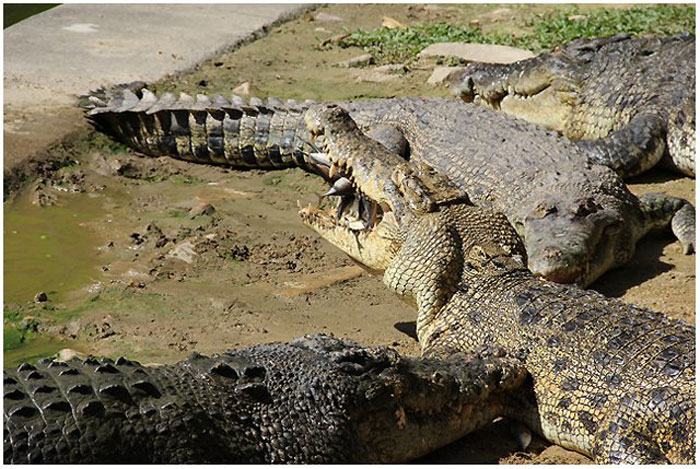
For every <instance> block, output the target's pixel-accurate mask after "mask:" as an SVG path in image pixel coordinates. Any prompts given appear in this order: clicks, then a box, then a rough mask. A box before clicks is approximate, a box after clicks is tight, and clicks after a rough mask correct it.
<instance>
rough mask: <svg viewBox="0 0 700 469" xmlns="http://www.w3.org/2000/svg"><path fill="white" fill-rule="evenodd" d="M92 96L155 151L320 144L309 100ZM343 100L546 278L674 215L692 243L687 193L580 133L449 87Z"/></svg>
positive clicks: (277, 158) (288, 154) (229, 157)
mask: <svg viewBox="0 0 700 469" xmlns="http://www.w3.org/2000/svg"><path fill="white" fill-rule="evenodd" d="M95 101H96V107H95V108H94V109H93V110H92V111H90V118H91V119H92V120H93V122H94V123H95V124H96V126H97V127H98V128H100V129H102V130H104V131H106V132H108V133H109V134H110V135H113V136H115V138H117V139H119V140H121V141H123V142H125V143H127V144H129V145H131V146H132V147H134V148H136V149H137V150H139V151H143V152H145V153H147V154H150V155H170V156H174V157H176V158H181V159H185V160H188V161H198V162H207V163H214V164H225V165H229V166H234V167H239V168H251V167H257V168H275V167H288V166H301V167H304V168H308V166H309V165H310V163H309V160H308V155H309V154H310V153H313V152H315V151H316V150H317V145H316V143H315V142H314V141H313V138H312V137H311V136H310V135H309V133H308V132H307V130H306V124H305V122H304V119H305V117H306V116H307V114H308V104H306V105H301V106H299V105H292V106H291V107H290V106H289V105H283V104H282V103H281V102H279V101H276V100H268V101H267V102H265V103H263V102H262V101H260V100H251V103H252V104H250V103H248V104H246V103H245V102H242V100H240V98H237V97H236V98H234V99H233V100H232V102H228V101H227V100H226V99H225V98H223V97H221V96H215V97H213V98H211V99H209V98H207V97H205V96H198V97H197V100H196V102H195V100H193V99H192V98H189V97H186V96H182V97H181V98H180V99H179V100H177V99H176V98H175V97H174V96H172V95H164V96H163V97H161V99H160V100H158V99H157V98H156V97H155V96H154V95H152V94H150V93H148V92H144V94H143V97H142V99H141V100H140V101H139V100H138V98H137V97H136V95H134V94H130V93H128V92H127V93H125V94H118V95H117V96H116V97H113V98H111V100H110V101H109V102H107V103H104V102H102V101H98V100H95ZM193 103H194V104H193ZM344 105H345V106H346V107H347V108H348V109H349V111H350V113H351V115H352V117H353V119H355V120H356V122H357V123H358V124H359V125H360V126H361V127H362V128H363V129H364V130H365V131H366V132H368V133H369V134H370V135H371V136H372V137H373V138H375V139H377V140H379V141H381V142H382V143H383V144H384V145H385V146H386V147H387V148H390V149H392V150H393V151H396V152H400V153H401V154H402V155H403V156H404V157H406V158H410V160H411V161H412V162H414V163H424V164H427V165H429V166H430V167H432V168H434V169H436V170H437V171H438V172H440V173H442V174H444V175H447V176H448V177H449V178H450V179H451V181H452V182H453V183H454V184H456V185H457V187H458V188H459V189H460V190H462V191H463V192H466V194H467V195H468V197H469V199H470V200H471V201H472V202H473V203H474V204H475V205H478V206H480V207H487V208H492V209H494V210H496V211H499V212H502V213H504V214H505V215H506V217H508V220H509V221H510V222H511V223H512V224H513V226H515V228H516V230H517V231H518V234H519V235H520V236H521V238H522V239H523V241H524V243H525V246H526V248H527V254H528V258H529V268H530V269H531V270H532V271H533V272H534V273H535V274H537V275H539V276H541V277H543V278H546V279H548V280H552V281H555V282H561V283H577V284H579V285H581V286H586V285H589V284H590V283H591V282H593V281H594V280H595V279H596V278H598V277H599V276H600V275H602V274H603V273H604V272H606V271H607V270H609V269H612V268H615V267H617V266H620V265H622V264H624V263H626V262H628V261H629V260H630V259H631V258H632V256H633V255H634V249H635V244H636V242H637V241H638V240H639V239H640V238H642V237H643V236H644V235H646V234H647V233H648V232H649V231H650V230H651V229H654V228H663V227H667V226H669V225H671V226H672V228H673V232H674V233H675V234H676V236H677V237H678V238H679V239H680V241H681V244H682V245H683V248H684V251H685V252H686V253H689V252H692V251H693V250H694V243H695V210H694V208H693V207H692V206H690V204H689V203H687V202H686V201H684V200H682V199H678V198H675V197H670V196H666V195H664V194H656V195H654V196H645V197H644V200H640V199H638V198H637V197H635V196H634V195H633V194H631V193H630V192H629V190H628V189H627V187H626V186H625V185H624V183H623V182H622V180H621V179H620V178H618V177H617V176H616V175H615V174H614V172H613V171H611V170H610V169H609V168H606V167H604V166H600V165H595V164H590V163H588V162H586V161H585V159H586V158H585V157H584V156H583V154H582V153H581V151H580V149H579V148H578V147H577V146H576V145H574V144H572V142H571V141H569V140H568V139H566V138H562V137H559V136H557V135H556V134H555V133H553V132H549V131H545V130H543V129H541V128H539V127H538V126H535V125H531V124H528V123H526V122H523V121H521V120H519V119H514V118H511V117H509V116H507V115H505V114H501V113H495V112H492V111H488V110H486V109H482V108H479V107H476V106H473V105H464V104H461V103H459V102H457V101H454V100H447V99H420V98H406V99H387V100H373V101H360V102H354V103H345V104H344ZM495 129H497V131H496V130H495ZM311 166H314V165H313V164H311ZM328 169H329V168H326V167H325V166H321V167H318V166H315V169H314V170H315V171H326V172H327V171H328ZM326 175H327V174H326Z"/></svg>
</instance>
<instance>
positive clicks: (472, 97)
mask: <svg viewBox="0 0 700 469" xmlns="http://www.w3.org/2000/svg"><path fill="white" fill-rule="evenodd" d="M452 78H453V79H454V83H453V85H454V87H453V89H454V91H455V93H456V94H458V95H460V96H461V97H462V99H464V100H465V101H467V102H474V103H477V104H480V105H483V106H486V107H489V108H493V109H500V110H502V111H504V112H507V113H509V114H511V115H514V116H517V117H520V118H523V119H525V120H527V121H529V122H534V123H537V124H541V125H544V126H545V127H547V128H550V129H554V130H557V131H559V132H561V133H562V134H563V135H565V136H566V137H569V138H571V139H575V140H580V141H579V142H577V145H579V146H580V147H581V149H582V150H583V151H584V152H585V153H586V154H587V155H589V156H590V157H591V159H592V160H593V161H595V162H597V163H601V164H605V165H606V166H610V167H611V168H613V169H614V170H615V171H617V173H618V174H620V175H621V176H623V177H627V176H633V175H636V174H639V173H641V172H644V171H646V170H647V169H649V168H651V167H652V166H654V165H656V164H657V163H658V162H659V161H662V162H663V164H664V165H665V166H670V167H671V168H672V169H674V170H676V171H679V172H681V173H683V174H686V175H689V176H695V36H694V35H690V34H682V35H677V36H668V37H644V38H638V39H632V38H630V37H629V35H626V34H618V35H616V36H613V37H609V38H598V39H578V40H575V41H572V42H570V43H568V44H566V45H564V46H561V47H558V48H557V49H555V50H554V51H553V52H550V53H544V54H541V55H539V56H537V57H534V58H532V59H526V60H521V61H519V62H516V63H513V64H508V65H497V64H471V65H470V66H469V67H467V68H466V70H465V71H463V72H460V73H458V74H455V75H454V76H453V77H452Z"/></svg>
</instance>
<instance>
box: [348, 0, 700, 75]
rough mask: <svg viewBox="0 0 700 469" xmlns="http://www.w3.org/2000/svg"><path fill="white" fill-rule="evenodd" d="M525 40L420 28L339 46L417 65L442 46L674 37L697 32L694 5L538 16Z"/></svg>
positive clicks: (359, 37)
mask: <svg viewBox="0 0 700 469" xmlns="http://www.w3.org/2000/svg"><path fill="white" fill-rule="evenodd" d="M525 29H526V30H527V31H528V32H527V33H525V34H521V35H517V36H516V35H514V34H511V33H498V32H483V31H482V30H481V29H479V28H478V27H472V26H465V25H456V24H446V23H438V24H417V25H414V26H410V27H407V28H394V29H388V28H380V29H374V30H370V31H368V30H362V29H360V30H357V31H355V32H353V33H352V34H350V36H349V37H347V38H345V39H343V40H342V41H340V42H339V43H338V44H339V45H340V46H341V47H351V46H355V47H361V48H362V49H363V50H365V51H366V52H368V53H370V54H372V56H373V57H374V58H375V60H376V61H377V62H378V63H402V62H407V61H410V60H412V59H413V58H414V57H415V55H416V54H417V53H418V52H420V51H421V50H422V49H424V48H425V47H427V46H429V45H431V44H435V43H437V42H476V43H481V44H501V45H506V46H513V47H520V48H524V49H530V50H532V51H534V52H542V51H543V50H549V49H551V48H553V47H554V46H556V45H559V44H564V43H566V42H569V41H571V40H573V39H576V38H582V37H585V38H590V37H601V36H612V35H614V34H617V33H622V32H625V33H629V34H631V35H633V36H640V35H644V34H675V33H679V32H682V31H690V32H692V33H694V32H695V8H694V6H693V5H654V6H644V7H635V8H627V9H618V8H599V9H594V10H581V9H579V8H576V7H574V8H569V9H566V10H563V11H558V12H552V13H546V14H543V15H538V16H533V17H532V18H530V19H529V20H528V21H526V26H525Z"/></svg>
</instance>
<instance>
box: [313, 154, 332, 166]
mask: <svg viewBox="0 0 700 469" xmlns="http://www.w3.org/2000/svg"><path fill="white" fill-rule="evenodd" d="M309 157H310V158H311V160H312V161H313V162H314V163H318V164H322V165H324V166H330V165H331V160H330V159H328V153H309Z"/></svg>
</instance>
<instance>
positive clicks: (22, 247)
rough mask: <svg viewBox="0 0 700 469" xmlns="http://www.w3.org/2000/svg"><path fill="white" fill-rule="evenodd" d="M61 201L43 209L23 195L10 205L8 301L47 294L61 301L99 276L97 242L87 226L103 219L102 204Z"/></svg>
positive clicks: (80, 198) (6, 225) (79, 198)
mask: <svg viewBox="0 0 700 469" xmlns="http://www.w3.org/2000/svg"><path fill="white" fill-rule="evenodd" d="M62 202H64V205H63V206H53V207H43V208H42V207H37V206H35V205H32V204H31V203H30V202H29V201H28V200H27V198H25V197H19V198H18V199H17V200H15V201H13V202H8V203H6V204H5V207H4V208H3V210H4V213H3V215H4V220H5V223H4V231H3V235H4V254H5V262H4V265H3V269H4V276H5V280H4V289H5V294H4V299H5V301H11V302H18V303H21V302H26V301H30V300H32V299H33V298H34V295H35V294H36V293H37V292H42V291H43V292H46V293H47V295H48V296H49V299H51V300H52V301H60V300H62V299H64V298H65V295H66V293H68V292H70V291H72V290H74V289H77V288H80V287H83V286H86V285H88V284H89V283H90V281H91V280H92V279H93V278H94V277H95V275H96V274H97V272H98V267H97V264H98V258H97V255H98V251H97V247H98V239H97V236H96V235H95V234H94V233H92V232H91V230H90V229H89V228H87V227H86V226H85V224H86V223H87V222H89V221H91V220H93V219H95V218H96V217H97V216H99V215H100V208H101V204H100V201H99V200H96V199H93V198H90V197H85V196H75V197H64V198H62Z"/></svg>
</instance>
